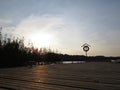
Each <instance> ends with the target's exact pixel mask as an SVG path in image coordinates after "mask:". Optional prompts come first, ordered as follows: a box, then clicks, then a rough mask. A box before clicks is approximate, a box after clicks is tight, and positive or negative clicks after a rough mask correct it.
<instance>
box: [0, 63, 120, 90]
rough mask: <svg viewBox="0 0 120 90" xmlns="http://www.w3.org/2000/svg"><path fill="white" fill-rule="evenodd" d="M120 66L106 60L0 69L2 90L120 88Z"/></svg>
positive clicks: (106, 89) (103, 89)
mask: <svg viewBox="0 0 120 90" xmlns="http://www.w3.org/2000/svg"><path fill="white" fill-rule="evenodd" d="M119 68H120V65H119V64H112V63H105V62H104V63H103V62H102V63H85V64H64V65H63V64H57V65H42V66H34V67H32V68H29V67H18V68H7V69H0V90H108V89H109V90H120V70H119Z"/></svg>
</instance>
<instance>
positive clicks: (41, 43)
mask: <svg viewBox="0 0 120 90" xmlns="http://www.w3.org/2000/svg"><path fill="white" fill-rule="evenodd" d="M30 40H31V42H32V44H33V46H34V47H36V48H42V47H49V46H50V45H51V43H52V41H53V38H52V35H51V34H48V33H35V34H32V35H31V36H30Z"/></svg>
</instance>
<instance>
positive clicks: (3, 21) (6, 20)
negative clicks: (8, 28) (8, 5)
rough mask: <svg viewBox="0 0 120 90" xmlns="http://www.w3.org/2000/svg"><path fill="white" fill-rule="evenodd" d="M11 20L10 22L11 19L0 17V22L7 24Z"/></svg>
mask: <svg viewBox="0 0 120 90" xmlns="http://www.w3.org/2000/svg"><path fill="white" fill-rule="evenodd" d="M11 22H12V21H11V20H8V19H3V18H0V24H8V23H11Z"/></svg>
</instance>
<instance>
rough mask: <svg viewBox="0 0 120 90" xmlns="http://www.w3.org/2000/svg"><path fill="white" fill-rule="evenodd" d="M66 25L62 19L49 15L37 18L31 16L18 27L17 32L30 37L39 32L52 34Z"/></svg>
mask: <svg viewBox="0 0 120 90" xmlns="http://www.w3.org/2000/svg"><path fill="white" fill-rule="evenodd" d="M62 24H64V21H63V19H62V18H60V17H57V16H56V17H53V16H49V15H42V16H35V15H30V16H29V17H27V18H25V19H23V20H22V21H21V22H20V23H19V24H18V25H17V26H16V30H15V31H16V32H15V33H17V34H21V35H25V36H26V35H30V34H33V33H38V32H41V31H42V32H50V31H53V30H55V29H56V28H58V27H59V26H61V25H62Z"/></svg>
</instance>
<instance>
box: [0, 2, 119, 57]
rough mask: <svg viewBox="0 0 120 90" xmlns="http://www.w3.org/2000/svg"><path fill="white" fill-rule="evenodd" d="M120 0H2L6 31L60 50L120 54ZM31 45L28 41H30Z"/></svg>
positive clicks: (0, 9) (1, 24) (0, 11)
mask: <svg viewBox="0 0 120 90" xmlns="http://www.w3.org/2000/svg"><path fill="white" fill-rule="evenodd" d="M119 9H120V0H0V27H2V32H3V33H7V34H8V35H13V36H19V37H22V36H24V38H25V40H26V42H28V41H30V42H33V44H34V46H35V47H38V48H41V47H47V48H51V49H54V50H58V52H59V53H63V54H70V55H85V52H84V51H83V49H82V47H81V46H82V45H83V44H85V43H88V44H89V45H90V50H89V51H88V56H97V55H104V56H120V40H119V39H120V10H119ZM26 46H27V44H26Z"/></svg>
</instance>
